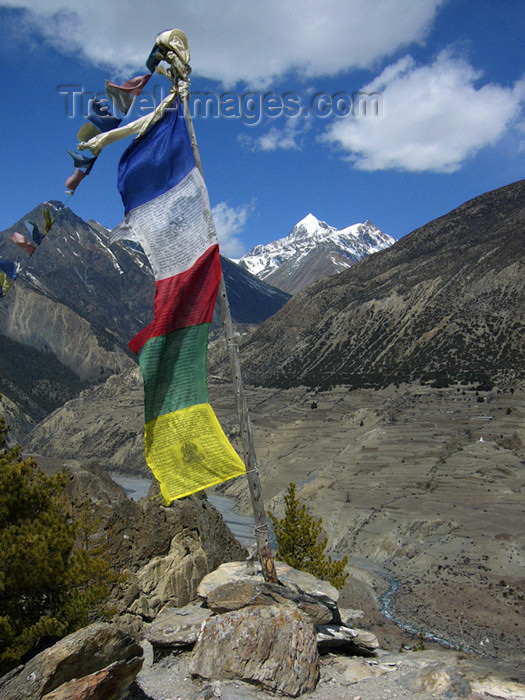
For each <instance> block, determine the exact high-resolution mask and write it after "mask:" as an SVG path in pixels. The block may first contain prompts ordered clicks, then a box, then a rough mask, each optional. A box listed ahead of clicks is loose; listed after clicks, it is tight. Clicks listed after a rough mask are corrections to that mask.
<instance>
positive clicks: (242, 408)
mask: <svg viewBox="0 0 525 700" xmlns="http://www.w3.org/2000/svg"><path fill="white" fill-rule="evenodd" d="M188 99H189V94H188V91H187V90H183V91H182V102H183V106H184V116H185V117H186V123H187V125H188V131H189V134H190V139H191V145H192V148H193V154H194V156H195V162H196V164H197V167H198V169H199V171H200V174H201V175H202V174H203V173H202V164H201V159H200V154H199V147H198V145H197V137H196V136H195V129H194V128H193V122H192V120H191V115H190V110H189V105H188ZM219 303H220V307H221V316H222V325H223V328H224V335H225V336H226V346H227V348H228V353H229V356H230V364H231V369H232V376H233V387H234V390H235V397H236V400H237V412H238V414H239V424H240V428H241V438H242V447H243V452H244V463H245V465H246V476H247V478H248V486H249V487H250V496H251V500H252V508H253V519H254V522H255V539H256V541H257V548H258V550H259V559H260V561H261V566H262V572H263V576H264V580H265V581H268V582H270V583H278V579H277V572H276V571H275V564H274V561H273V557H272V551H271V549H270V539H269V536H268V518H267V516H266V511H265V510H264V502H263V498H262V490H261V480H260V478H259V469H258V466H257V457H256V454H255V447H254V444H253V434H252V426H251V422H250V414H249V412H248V404H247V401H246V393H245V391H244V386H243V383H242V376H241V364H240V361H239V347H238V345H237V343H236V342H235V337H234V334H233V324H232V317H231V312H230V304H229V302H228V295H227V293H226V285H225V283H224V275H222V276H221V280H220V282H219Z"/></svg>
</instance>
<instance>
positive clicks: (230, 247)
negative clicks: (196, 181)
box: [212, 199, 255, 258]
mask: <svg viewBox="0 0 525 700" xmlns="http://www.w3.org/2000/svg"><path fill="white" fill-rule="evenodd" d="M254 209H255V199H253V200H252V201H251V202H250V203H249V204H241V205H240V206H237V207H231V206H230V205H229V204H228V202H219V204H217V205H216V206H214V207H213V209H212V214H213V221H214V222H215V228H216V229H217V236H218V237H219V244H220V248H221V253H222V254H223V255H226V256H227V257H229V258H239V257H241V256H242V255H243V253H244V252H245V250H244V246H243V243H242V241H241V240H240V239H239V238H238V236H239V235H240V234H241V233H242V231H243V229H244V227H245V226H246V222H247V221H248V217H249V216H250V214H252V213H253V211H254Z"/></svg>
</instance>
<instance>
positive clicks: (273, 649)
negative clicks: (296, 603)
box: [190, 605, 319, 697]
mask: <svg viewBox="0 0 525 700" xmlns="http://www.w3.org/2000/svg"><path fill="white" fill-rule="evenodd" d="M190 671H191V673H192V675H194V676H199V677H201V678H206V679H221V678H238V679H240V680H244V681H248V682H249V683H254V684H257V685H259V686H261V687H262V688H264V689H265V690H269V691H271V692H279V693H281V694H282V695H288V696H290V697H297V696H298V695H301V694H302V693H305V692H309V691H312V690H313V689H314V688H315V686H316V685H317V681H318V680H319V655H318V652H317V643H316V637H315V631H314V628H313V625H312V624H311V622H310V621H309V620H308V618H307V616H306V615H304V613H302V612H301V611H300V610H298V609H296V608H295V609H294V608H292V607H291V606H282V605H281V606H277V605H270V606H262V605H254V606H248V607H246V608H243V609H242V610H235V611H233V612H228V613H224V614H222V615H217V616H215V617H210V619H209V620H208V621H207V622H206V623H205V624H204V626H203V628H202V631H201V633H200V635H199V639H198V640H197V644H196V645H195V649H194V651H193V659H192V663H191V668H190Z"/></svg>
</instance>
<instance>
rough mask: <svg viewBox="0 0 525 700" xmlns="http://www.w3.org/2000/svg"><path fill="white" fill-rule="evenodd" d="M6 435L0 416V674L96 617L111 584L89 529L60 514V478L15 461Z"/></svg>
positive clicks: (109, 571) (18, 456)
mask: <svg viewBox="0 0 525 700" xmlns="http://www.w3.org/2000/svg"><path fill="white" fill-rule="evenodd" d="M7 430H8V428H7V425H6V423H5V421H4V420H3V419H1V418H0V672H6V671H7V670H9V669H10V668H12V667H13V666H16V665H17V664H18V663H19V662H20V658H21V656H22V655H23V654H24V653H25V652H26V651H28V650H29V649H30V648H31V647H32V646H33V645H34V644H35V642H36V641H37V640H38V639H39V638H41V637H45V636H47V635H51V636H56V637H62V636H64V635H66V634H69V633H70V632H73V631H75V630H76V629H79V628H80V627H82V626H84V625H85V624H86V623H87V622H88V621H89V618H90V615H92V614H94V613H97V612H98V613H103V612H104V610H103V607H102V606H103V603H104V601H105V600H106V599H107V598H108V596H109V593H110V585H111V583H112V582H114V581H115V580H116V576H115V574H114V572H113V571H112V569H111V567H110V566H109V564H108V563H107V562H106V561H105V559H104V558H103V556H102V554H103V552H102V550H101V548H92V547H90V546H89V543H88V542H87V540H88V538H87V537H86V536H85V528H86V526H89V523H88V524H87V525H86V523H84V522H82V518H80V519H79V520H77V521H72V519H71V517H70V516H69V514H68V513H67V510H66V508H65V501H64V494H63V491H64V487H65V483H66V478H65V476H64V475H63V474H60V473H58V474H55V475H54V476H48V475H47V474H44V473H43V472H42V471H39V470H38V469H37V468H36V464H35V462H34V461H33V459H32V458H30V459H22V457H21V448H20V446H17V447H12V448H8V447H7V445H6V442H5V438H6V435H7ZM79 535H80V536H81V537H83V538H84V542H80V541H79Z"/></svg>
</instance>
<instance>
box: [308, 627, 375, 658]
mask: <svg viewBox="0 0 525 700" xmlns="http://www.w3.org/2000/svg"><path fill="white" fill-rule="evenodd" d="M316 631H317V645H318V647H319V649H323V650H325V649H342V650H344V651H346V652H354V653H356V654H371V653H373V652H374V651H375V650H376V649H378V648H379V642H378V641H377V637H376V636H375V634H373V633H372V632H368V631H367V630H360V629H354V628H352V627H346V626H345V625H334V624H331V625H317V626H316Z"/></svg>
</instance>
